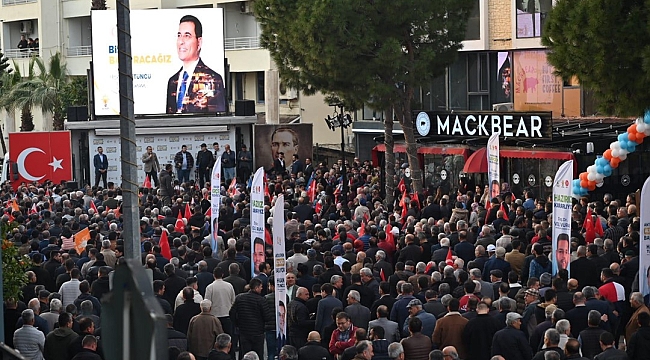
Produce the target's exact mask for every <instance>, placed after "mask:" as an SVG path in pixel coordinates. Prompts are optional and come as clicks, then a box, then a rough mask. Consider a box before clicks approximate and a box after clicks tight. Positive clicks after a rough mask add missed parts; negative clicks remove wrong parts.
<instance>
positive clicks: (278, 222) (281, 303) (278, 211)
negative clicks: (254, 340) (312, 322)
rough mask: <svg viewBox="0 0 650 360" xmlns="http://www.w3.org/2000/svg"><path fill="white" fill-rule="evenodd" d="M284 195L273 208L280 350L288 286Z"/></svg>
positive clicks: (284, 342)
mask: <svg viewBox="0 0 650 360" xmlns="http://www.w3.org/2000/svg"><path fill="white" fill-rule="evenodd" d="M284 255H285V254H284V195H283V194H280V195H278V197H277V199H276V200H275V207H274V208H273V260H274V271H273V272H274V276H275V326H276V331H275V332H276V334H277V349H278V352H279V351H280V349H281V348H282V346H284V345H285V344H286V339H287V336H286V333H287V328H286V315H287V306H286V305H287V304H285V301H286V296H287V295H286V294H287V286H286V284H285V282H284V280H285V273H286V267H285V259H286V258H285V256H284Z"/></svg>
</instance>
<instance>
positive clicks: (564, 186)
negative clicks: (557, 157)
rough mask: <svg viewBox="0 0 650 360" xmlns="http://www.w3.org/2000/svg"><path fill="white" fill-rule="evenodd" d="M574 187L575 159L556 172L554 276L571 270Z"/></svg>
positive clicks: (554, 195)
mask: <svg viewBox="0 0 650 360" xmlns="http://www.w3.org/2000/svg"><path fill="white" fill-rule="evenodd" d="M572 187H573V160H569V161H566V162H565V163H564V164H562V165H561V166H560V168H559V169H558V170H557V172H556V173H555V183H554V186H553V232H552V233H553V256H552V257H553V276H555V275H556V274H557V272H558V270H563V269H566V271H568V272H570V264H571V211H572V209H573V196H572V195H571V194H573V189H572Z"/></svg>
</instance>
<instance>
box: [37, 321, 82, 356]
mask: <svg viewBox="0 0 650 360" xmlns="http://www.w3.org/2000/svg"><path fill="white" fill-rule="evenodd" d="M78 336H79V335H77V333H76V332H74V330H72V329H71V328H68V327H64V328H58V329H54V331H52V332H51V333H49V334H47V337H45V350H44V351H43V356H44V357H45V358H46V359H47V360H68V359H69V358H70V356H69V355H68V348H69V346H70V344H71V343H72V342H73V341H74V340H75V339H77V337H78Z"/></svg>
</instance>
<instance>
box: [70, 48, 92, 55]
mask: <svg viewBox="0 0 650 360" xmlns="http://www.w3.org/2000/svg"><path fill="white" fill-rule="evenodd" d="M92 54H93V50H92V48H91V46H90V45H81V46H71V47H69V48H68V56H90V55H92Z"/></svg>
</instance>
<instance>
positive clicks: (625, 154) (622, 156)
mask: <svg viewBox="0 0 650 360" xmlns="http://www.w3.org/2000/svg"><path fill="white" fill-rule="evenodd" d="M618 158H619V159H621V161H623V160H625V159H627V151H626V152H625V153H624V154H623V153H621V155H619V156H618Z"/></svg>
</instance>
